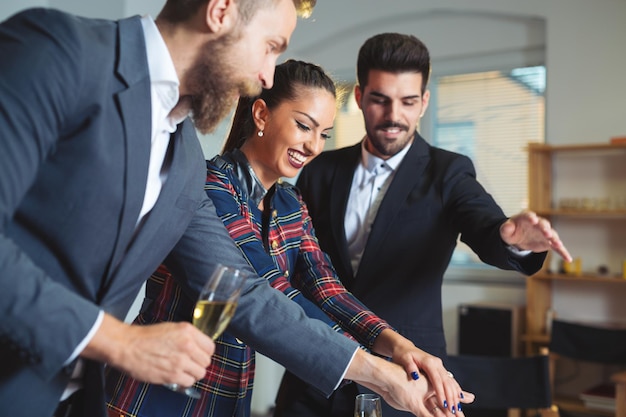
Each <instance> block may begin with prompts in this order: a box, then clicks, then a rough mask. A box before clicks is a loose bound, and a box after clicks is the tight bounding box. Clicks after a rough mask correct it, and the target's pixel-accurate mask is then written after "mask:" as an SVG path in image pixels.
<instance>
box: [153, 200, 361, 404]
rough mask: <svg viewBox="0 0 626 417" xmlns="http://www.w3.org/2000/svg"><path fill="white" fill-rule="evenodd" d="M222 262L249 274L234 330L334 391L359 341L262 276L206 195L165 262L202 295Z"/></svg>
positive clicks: (321, 387)
mask: <svg viewBox="0 0 626 417" xmlns="http://www.w3.org/2000/svg"><path fill="white" fill-rule="evenodd" d="M199 191H200V192H202V190H199ZM218 263H221V264H224V265H229V266H232V267H235V268H238V269H241V270H243V271H245V272H246V273H247V274H248V275H249V278H248V280H247V283H246V286H245V288H244V291H243V293H242V296H241V299H240V300H239V305H238V307H237V310H236V312H235V316H234V317H233V320H232V322H231V324H230V326H229V328H228V331H229V333H231V334H233V335H234V336H236V337H238V338H239V339H241V340H244V341H245V342H246V343H247V344H249V345H250V346H252V347H253V348H254V349H255V350H257V351H259V352H261V353H262V354H264V355H266V356H268V357H269V358H271V359H273V360H275V361H276V362H278V363H280V364H281V365H283V366H284V367H285V368H287V369H288V370H290V371H291V372H293V373H294V374H296V375H297V376H298V377H299V378H301V379H303V380H304V381H306V382H308V383H310V384H311V385H313V386H314V387H316V388H317V389H319V390H320V391H322V392H323V393H325V394H327V395H330V393H331V392H332V391H333V390H334V389H335V388H336V387H337V385H338V384H339V382H341V378H342V376H343V374H344V371H345V370H346V369H347V367H348V365H349V364H350V361H351V360H352V357H353V355H354V352H355V351H356V349H358V346H359V345H358V344H357V343H356V342H354V341H352V340H350V339H349V338H347V337H344V336H342V335H341V334H339V333H336V332H334V331H333V330H332V329H331V328H330V327H329V326H328V325H326V324H325V323H323V322H321V321H319V320H315V319H310V318H309V317H307V315H306V313H305V312H304V310H302V308H301V307H300V306H298V305H297V304H296V303H294V302H292V301H291V300H289V299H288V298H287V297H285V296H284V295H283V294H281V293H280V292H279V291H276V290H275V289H273V288H272V287H270V285H269V283H268V282H267V280H265V279H263V278H261V277H259V276H258V275H257V274H256V273H255V271H254V270H253V269H252V268H251V266H250V265H249V264H248V262H247V261H246V259H245V258H244V257H243V256H242V254H241V252H240V251H239V249H238V248H237V246H236V245H235V243H234V241H233V239H232V238H231V237H230V235H229V234H228V232H227V230H226V228H225V227H224V224H223V223H222V221H221V220H220V218H219V217H218V215H217V213H216V211H215V206H214V205H213V203H212V201H211V200H210V199H209V198H208V197H207V196H206V195H205V196H204V202H203V204H202V206H201V207H200V208H199V209H198V212H197V214H196V216H195V217H194V219H193V220H192V222H191V224H190V225H189V227H188V229H187V231H186V232H185V234H184V235H183V237H182V238H181V239H180V241H179V242H178V243H177V245H176V246H175V248H174V249H173V251H172V252H171V254H170V255H169V256H168V258H167V259H166V261H165V264H166V266H167V267H168V268H169V270H170V272H172V275H173V276H175V277H177V278H178V279H181V282H182V283H183V286H186V287H187V288H188V289H189V290H190V291H192V293H195V294H197V293H198V292H199V291H200V289H201V287H202V281H203V280H204V277H206V276H208V274H210V273H211V271H212V270H213V269H214V268H215V266H216V264H218Z"/></svg>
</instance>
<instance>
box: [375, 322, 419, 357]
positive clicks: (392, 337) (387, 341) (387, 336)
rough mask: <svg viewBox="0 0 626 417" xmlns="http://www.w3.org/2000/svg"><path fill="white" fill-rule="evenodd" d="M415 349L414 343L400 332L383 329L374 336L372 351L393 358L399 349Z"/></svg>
mask: <svg viewBox="0 0 626 417" xmlns="http://www.w3.org/2000/svg"><path fill="white" fill-rule="evenodd" d="M411 349H415V345H414V344H413V342H411V341H410V340H409V339H407V338H406V337H404V336H402V335H401V334H400V333H398V332H395V331H394V330H392V329H385V330H383V331H382V332H380V334H379V335H378V337H377V338H376V340H375V341H374V344H373V345H372V351H374V352H376V353H378V354H379V355H382V356H387V357H389V358H393V357H394V354H397V353H398V352H399V351H401V350H402V351H406V350H411Z"/></svg>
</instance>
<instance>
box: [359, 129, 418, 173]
mask: <svg viewBox="0 0 626 417" xmlns="http://www.w3.org/2000/svg"><path fill="white" fill-rule="evenodd" d="M414 140H415V135H414V136H413V139H412V140H411V141H410V142H409V143H407V144H406V146H405V147H404V148H402V150H401V151H400V152H398V153H397V154H395V155H394V156H392V157H391V158H389V159H386V160H385V159H381V158H379V157H377V156H375V155H373V154H371V153H370V152H369V151H368V150H367V149H366V148H365V140H363V141H361V163H362V164H363V167H364V168H365V169H366V170H367V171H368V172H373V171H374V169H375V168H376V167H377V166H380V165H386V166H387V167H388V168H389V169H390V170H391V171H395V170H396V169H398V166H399V165H400V163H401V162H402V160H403V159H404V157H405V156H406V154H407V152H408V151H409V148H410V147H411V145H412V144H413V141H414Z"/></svg>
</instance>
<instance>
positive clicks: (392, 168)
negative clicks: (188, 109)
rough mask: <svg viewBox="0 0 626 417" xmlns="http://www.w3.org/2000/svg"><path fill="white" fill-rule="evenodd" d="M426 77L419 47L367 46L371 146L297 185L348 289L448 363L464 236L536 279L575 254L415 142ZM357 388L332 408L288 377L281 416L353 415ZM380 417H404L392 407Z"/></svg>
mask: <svg viewBox="0 0 626 417" xmlns="http://www.w3.org/2000/svg"><path fill="white" fill-rule="evenodd" d="M429 75H430V57H429V53H428V49H427V48H426V46H425V45H424V44H423V43H422V42H421V41H419V40H418V39H417V38H415V37H413V36H409V35H401V34H394V33H386V34H381V35H377V36H374V37H372V38H370V39H368V40H367V41H366V42H365V43H364V45H363V46H362V47H361V49H360V51H359V56H358V63H357V77H358V83H359V84H358V85H357V87H356V88H355V97H356V101H357V104H358V105H359V108H360V109H361V111H362V112H363V117H364V121H365V129H366V136H365V137H364V138H363V140H362V141H361V142H360V143H359V144H357V145H355V146H351V147H347V148H344V149H339V150H335V151H328V152H324V153H322V154H321V155H320V156H319V157H317V158H316V159H315V160H313V161H312V162H311V163H310V164H309V165H307V166H306V167H305V168H304V169H303V171H302V173H301V174H300V176H299V179H298V183H297V185H298V187H299V188H300V189H301V191H302V195H303V198H304V200H305V202H306V203H307V205H308V208H309V212H310V215H311V217H312V219H313V225H314V227H315V232H316V234H317V237H318V239H319V241H320V245H321V247H322V249H323V250H324V251H326V252H327V253H328V254H329V255H330V257H331V259H332V262H333V265H334V266H335V268H336V270H337V273H338V275H339V277H340V278H341V280H342V282H343V283H344V285H345V286H346V287H347V288H348V289H349V290H350V291H351V292H352V293H354V294H355V295H356V296H357V297H358V298H359V299H360V300H361V301H363V303H364V304H365V305H366V306H368V307H369V308H370V309H372V310H373V311H374V312H375V313H376V314H378V315H379V316H380V317H382V318H384V319H385V320H387V321H388V322H389V323H390V324H391V326H393V327H394V328H395V329H396V330H397V331H398V332H400V333H401V334H402V335H404V336H406V337H407V338H408V339H410V340H412V341H413V342H414V343H415V345H416V346H418V347H420V348H422V349H424V350H426V351H428V352H429V353H431V354H433V355H436V356H439V357H442V358H443V357H445V355H446V345H445V338H444V333H443V324H442V306H441V286H442V280H443V274H444V272H445V270H446V268H447V266H448V263H449V261H450V258H451V256H452V252H453V250H454V247H455V245H456V241H457V238H458V236H459V235H460V236H461V240H463V241H464V242H465V243H467V244H468V245H469V246H470V247H471V248H472V249H473V250H474V251H475V252H476V253H477V254H478V255H479V256H480V258H481V259H482V260H483V262H486V263H488V264H490V265H494V266H497V267H499V268H502V269H509V270H517V271H520V272H522V273H524V274H532V273H534V272H536V271H537V270H539V268H540V267H541V265H542V263H543V261H544V259H545V256H546V251H547V250H548V249H550V248H552V249H554V250H556V251H557V252H558V253H559V254H561V255H562V256H563V257H564V258H566V259H570V256H569V254H568V252H567V250H566V249H565V248H564V246H563V244H562V243H561V241H560V239H559V238H558V236H557V234H556V232H555V231H554V230H553V229H552V228H551V226H550V224H549V223H548V222H547V221H546V220H545V219H541V218H538V217H537V216H536V215H535V214H534V213H530V212H523V213H521V214H518V215H516V216H513V217H511V218H509V219H507V217H506V216H505V215H504V213H503V212H502V210H501V209H500V207H499V206H498V205H497V204H496V202H495V201H494V200H493V198H492V197H491V196H490V195H489V194H488V193H487V192H486V191H485V190H484V189H483V187H482V186H481V185H480V184H479V183H478V181H477V180H476V174H475V171H474V167H473V165H472V162H471V161H470V159H469V158H467V157H465V156H463V155H459V154H455V153H452V152H448V151H445V150H442V149H438V148H435V147H432V146H430V145H429V144H428V143H427V142H426V141H425V140H424V139H423V138H422V137H421V136H420V135H419V133H417V131H416V127H417V126H418V124H419V120H420V118H421V117H422V116H423V114H424V112H425V111H426V108H427V106H428V99H429V92H428V90H427V88H426V86H427V83H428V77H429ZM357 390H361V387H356V386H355V384H351V385H348V386H346V387H344V388H343V389H341V390H339V391H337V392H336V393H335V394H333V396H332V397H331V398H330V399H326V398H324V397H323V396H321V395H319V394H318V393H317V392H316V391H315V390H313V389H311V388H310V387H306V386H305V385H304V384H302V382H300V381H297V380H296V378H294V377H293V375H290V374H289V373H287V375H286V376H285V379H284V380H283V384H282V385H281V390H280V392H279V396H278V407H277V408H278V410H279V412H278V413H277V414H276V416H280V417H285V416H290V417H295V416H298V417H306V416H319V417H322V416H323V417H329V416H349V415H350V414H349V410H350V409H351V407H352V402H353V401H354V395H356V393H357ZM448 406H449V407H451V408H452V410H453V411H456V410H455V407H458V405H455V404H450V405H448ZM457 410H458V408H457ZM383 415H384V416H385V417H391V416H396V415H406V413H402V412H399V411H397V410H393V409H391V408H390V407H388V406H386V407H385V408H384V409H383Z"/></svg>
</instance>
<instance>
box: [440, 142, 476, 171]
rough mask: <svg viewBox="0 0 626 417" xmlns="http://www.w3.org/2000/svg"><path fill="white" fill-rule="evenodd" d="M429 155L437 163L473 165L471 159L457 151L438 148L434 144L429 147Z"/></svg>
mask: <svg viewBox="0 0 626 417" xmlns="http://www.w3.org/2000/svg"><path fill="white" fill-rule="evenodd" d="M430 157H431V158H432V159H433V160H434V161H435V163H437V164H444V165H450V164H460V165H470V166H474V164H473V163H472V160H471V159H470V158H469V157H468V156H467V155H463V154H460V153H457V152H452V151H449V150H446V149H442V148H438V147H436V146H431V147H430Z"/></svg>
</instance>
